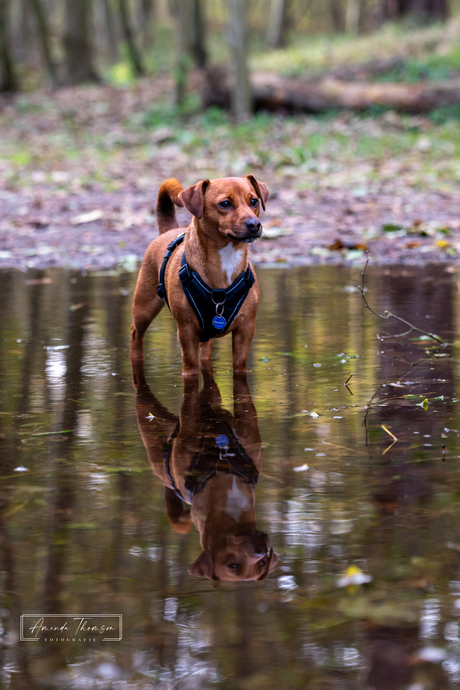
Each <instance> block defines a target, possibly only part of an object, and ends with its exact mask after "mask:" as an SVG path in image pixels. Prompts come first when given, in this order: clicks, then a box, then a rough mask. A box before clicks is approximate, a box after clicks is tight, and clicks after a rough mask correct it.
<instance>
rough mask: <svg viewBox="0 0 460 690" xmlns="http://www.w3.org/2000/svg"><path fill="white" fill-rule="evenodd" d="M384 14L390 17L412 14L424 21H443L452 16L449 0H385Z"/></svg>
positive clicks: (396, 17)
mask: <svg viewBox="0 0 460 690" xmlns="http://www.w3.org/2000/svg"><path fill="white" fill-rule="evenodd" d="M383 15H384V16H386V17H387V18H389V19H400V18H402V17H405V16H408V15H412V16H414V17H415V18H416V19H418V20H419V21H422V22H429V21H443V20H445V19H448V18H449V16H450V8H449V0H383Z"/></svg>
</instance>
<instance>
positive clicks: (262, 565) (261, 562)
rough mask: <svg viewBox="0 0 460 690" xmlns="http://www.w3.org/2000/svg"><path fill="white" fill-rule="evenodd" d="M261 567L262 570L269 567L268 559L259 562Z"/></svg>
mask: <svg viewBox="0 0 460 690" xmlns="http://www.w3.org/2000/svg"><path fill="white" fill-rule="evenodd" d="M259 565H260V567H261V568H265V566H266V565H267V559H266V558H262V559H261V560H260V561H259Z"/></svg>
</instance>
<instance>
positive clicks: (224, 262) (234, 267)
mask: <svg viewBox="0 0 460 690" xmlns="http://www.w3.org/2000/svg"><path fill="white" fill-rule="evenodd" d="M219 255H220V265H221V266H222V271H223V272H224V273H225V274H226V276H227V280H228V282H229V283H231V282H232V276H233V275H235V273H236V272H237V271H238V269H239V266H240V265H241V263H242V261H243V252H242V250H241V249H234V247H233V244H232V243H231V242H229V243H228V244H227V246H226V247H224V248H223V249H220V250H219ZM240 270H241V269H240Z"/></svg>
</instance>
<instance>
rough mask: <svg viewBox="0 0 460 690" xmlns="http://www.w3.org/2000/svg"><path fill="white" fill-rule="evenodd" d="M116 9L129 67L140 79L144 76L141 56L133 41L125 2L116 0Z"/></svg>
mask: <svg viewBox="0 0 460 690" xmlns="http://www.w3.org/2000/svg"><path fill="white" fill-rule="evenodd" d="M118 8H119V10H120V19H121V26H122V29H123V34H124V37H125V41H126V46H127V48H128V53H129V59H130V62H131V65H132V67H133V70H134V73H135V74H136V76H138V77H142V75H144V74H145V70H144V66H143V64H142V60H141V56H140V54H139V52H138V50H137V46H136V43H135V41H134V36H133V31H132V28H131V22H130V20H129V14H128V6H127V4H126V0H118Z"/></svg>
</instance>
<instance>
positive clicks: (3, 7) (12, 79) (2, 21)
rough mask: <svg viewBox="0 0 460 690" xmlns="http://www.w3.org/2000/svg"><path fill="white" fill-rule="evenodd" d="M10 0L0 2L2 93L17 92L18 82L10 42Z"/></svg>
mask: <svg viewBox="0 0 460 690" xmlns="http://www.w3.org/2000/svg"><path fill="white" fill-rule="evenodd" d="M9 9H10V8H9V0H0V91H16V89H17V86H18V84H17V80H16V74H15V71H14V65H13V58H12V54H11V47H10V40H9Z"/></svg>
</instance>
